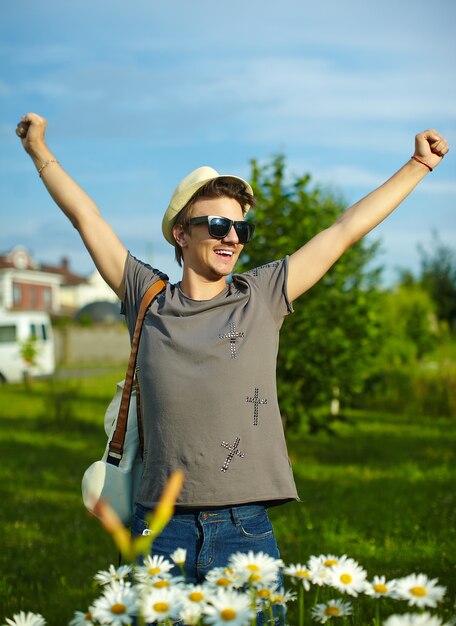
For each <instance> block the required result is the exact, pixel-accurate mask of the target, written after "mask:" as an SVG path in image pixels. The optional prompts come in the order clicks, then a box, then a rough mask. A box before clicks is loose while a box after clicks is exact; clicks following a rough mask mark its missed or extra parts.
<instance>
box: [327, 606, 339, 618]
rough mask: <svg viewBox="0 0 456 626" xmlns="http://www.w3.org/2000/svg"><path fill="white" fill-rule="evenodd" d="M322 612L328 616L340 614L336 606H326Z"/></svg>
mask: <svg viewBox="0 0 456 626" xmlns="http://www.w3.org/2000/svg"><path fill="white" fill-rule="evenodd" d="M324 614H325V615H329V616H330V617H337V616H338V615H340V609H339V608H338V607H337V606H327V607H326V609H325V610H324Z"/></svg>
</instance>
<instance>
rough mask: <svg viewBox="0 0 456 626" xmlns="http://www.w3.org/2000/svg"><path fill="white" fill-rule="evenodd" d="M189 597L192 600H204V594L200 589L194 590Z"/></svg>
mask: <svg viewBox="0 0 456 626" xmlns="http://www.w3.org/2000/svg"><path fill="white" fill-rule="evenodd" d="M188 599H189V600H191V601H192V602H201V600H204V595H203V594H202V593H201V592H200V591H192V593H191V594H190V595H189V596H188Z"/></svg>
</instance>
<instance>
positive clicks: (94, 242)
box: [17, 113, 127, 300]
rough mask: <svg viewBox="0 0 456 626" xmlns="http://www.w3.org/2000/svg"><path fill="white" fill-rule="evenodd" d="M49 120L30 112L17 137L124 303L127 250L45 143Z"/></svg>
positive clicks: (18, 130)
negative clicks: (124, 273)
mask: <svg viewBox="0 0 456 626" xmlns="http://www.w3.org/2000/svg"><path fill="white" fill-rule="evenodd" d="M45 131H46V120H45V119H44V118H43V117H40V116H39V115H36V114H35V113H28V114H27V115H25V116H24V117H23V118H22V120H21V122H20V123H19V124H18V128H17V134H18V135H19V136H20V137H21V141H22V145H23V146H24V149H25V150H26V152H27V153H28V154H29V155H30V157H31V159H32V161H33V162H34V164H35V167H36V169H37V171H38V173H39V175H40V177H41V179H42V181H43V183H44V185H45V186H46V188H47V190H48V191H49V193H50V195H51V196H52V198H53V199H54V201H55V202H56V204H57V205H58V206H59V207H60V208H61V209H62V211H63V212H64V213H65V215H66V216H67V217H68V218H69V219H70V221H71V223H72V224H73V226H74V227H75V228H76V229H77V231H78V232H79V234H80V235H81V237H82V240H83V242H84V244H85V246H86V248H87V250H88V251H89V253H90V256H91V257H92V259H93V261H94V263H95V265H96V267H97V269H98V271H99V272H100V274H101V275H102V276H103V278H104V280H105V281H106V282H107V283H108V285H109V286H110V287H111V288H112V289H113V290H114V291H115V293H116V294H117V295H118V296H119V298H120V299H121V300H122V299H123V296H124V287H123V272H124V266H125V259H126V256H127V251H126V249H125V247H124V246H123V244H122V243H121V242H120V240H119V239H118V237H117V235H116V234H115V232H114V231H113V230H112V228H111V227H110V226H109V224H108V223H107V222H106V221H105V220H104V219H103V218H102V216H101V213H100V211H99V210H98V207H97V205H96V204H95V202H94V201H93V200H92V199H91V198H90V197H89V196H88V195H87V194H86V192H85V191H84V190H83V189H81V187H80V186H79V185H78V184H77V183H76V182H75V181H74V180H73V179H72V178H71V176H69V175H68V174H67V173H66V172H65V170H64V169H63V168H62V166H61V165H60V164H59V163H58V161H57V159H56V157H55V156H54V155H53V154H52V152H51V151H50V150H49V148H48V147H47V145H46V141H45V137H44V135H45Z"/></svg>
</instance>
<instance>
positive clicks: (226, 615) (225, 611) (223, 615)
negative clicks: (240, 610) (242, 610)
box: [220, 609, 236, 622]
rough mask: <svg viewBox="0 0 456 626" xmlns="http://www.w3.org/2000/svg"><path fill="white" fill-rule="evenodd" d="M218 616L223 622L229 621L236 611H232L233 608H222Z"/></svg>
mask: <svg viewBox="0 0 456 626" xmlns="http://www.w3.org/2000/svg"><path fill="white" fill-rule="evenodd" d="M220 617H221V618H222V620H223V621H224V622H231V621H232V620H233V619H234V618H235V617H236V611H233V609H223V611H222V612H221V613H220Z"/></svg>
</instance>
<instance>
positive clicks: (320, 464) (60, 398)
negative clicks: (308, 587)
mask: <svg viewBox="0 0 456 626" xmlns="http://www.w3.org/2000/svg"><path fill="white" fill-rule="evenodd" d="M120 378H122V371H121V370H117V371H115V370H113V371H111V372H108V373H105V374H103V375H101V376H96V375H92V376H91V377H90V378H80V379H74V380H73V379H67V380H62V381H59V383H58V384H53V383H51V382H44V381H40V382H34V383H33V384H32V386H31V387H30V388H29V389H26V388H25V387H24V386H22V385H10V386H3V387H1V388H0V407H1V408H0V424H1V428H0V458H1V464H0V495H1V501H2V507H1V510H0V522H1V528H2V541H1V550H0V564H1V565H0V622H1V623H3V621H2V620H4V617H9V616H11V615H12V614H13V613H14V612H18V611H19V610H21V609H23V610H30V611H35V612H39V613H42V614H43V615H44V616H45V617H46V619H47V622H48V624H49V625H50V626H62V625H64V624H66V623H67V622H68V620H69V619H70V618H71V617H72V615H73V612H74V610H76V609H79V610H85V609H86V608H87V606H88V604H89V603H90V601H91V600H92V599H93V598H94V597H95V591H94V588H93V584H92V577H93V574H94V573H95V572H96V571H97V570H98V569H100V568H106V567H107V566H108V565H109V564H110V563H116V562H117V553H116V550H115V549H114V547H113V544H112V542H111V539H110V537H108V536H107V535H106V534H105V532H104V531H103V530H102V529H101V527H100V525H99V523H98V521H97V520H95V519H93V518H91V517H90V516H88V515H87V514H86V512H85V510H84V508H83V506H82V503H81V497H80V479H81V475H82V473H83V471H84V469H85V468H86V467H87V466H88V465H89V464H90V463H91V462H92V461H93V460H94V459H96V458H97V457H99V456H101V453H102V450H103V448H104V444H105V437H104V432H103V427H102V417H103V412H104V409H105V406H106V405H107V403H108V401H109V399H110V397H111V395H112V394H113V392H114V386H115V382H116V381H117V380H119V379H120ZM350 417H351V420H350V421H346V422H343V423H340V424H338V425H337V427H336V435H335V436H330V435H328V434H326V433H321V434H319V435H316V436H309V435H308V434H306V433H301V434H299V435H298V434H295V435H292V436H291V435H290V436H289V437H288V439H289V450H290V456H291V459H292V462H293V466H294V472H295V476H296V481H297V484H298V490H299V493H300V495H301V499H302V501H301V502H300V503H293V504H288V505H286V506H283V507H277V508H274V509H271V513H270V514H271V518H272V519H273V522H274V525H275V528H276V531H277V535H278V539H279V545H280V547H281V550H282V557H283V559H284V560H285V561H286V562H287V563H296V562H303V563H304V562H306V561H307V559H308V557H309V556H310V555H312V554H317V555H318V554H320V553H333V554H336V555H338V554H343V553H346V554H349V555H350V556H352V557H354V558H356V559H358V560H359V561H360V563H361V564H362V565H363V566H364V567H365V568H366V569H367V570H368V573H369V576H370V577H372V576H373V575H374V574H385V575H386V576H387V577H388V578H390V577H395V576H396V577H397V576H405V575H407V574H409V573H413V572H415V573H418V572H424V573H426V574H428V575H429V576H431V577H437V578H438V579H439V582H440V584H443V585H446V586H447V587H448V588H449V594H448V595H449V597H450V598H453V599H454V593H455V587H456V580H455V574H454V567H455V566H454V560H453V559H454V554H455V532H456V531H455V529H456V525H455V523H454V522H455V519H454V518H455V507H454V500H455V493H454V485H455V470H454V456H455V446H454V440H455V428H454V422H452V421H451V420H449V419H443V418H442V419H437V418H432V419H429V418H425V417H414V416H408V415H399V416H398V415H385V414H380V413H369V414H368V413H366V412H353V413H351V414H350ZM449 603H450V602H449ZM367 623H368V621H367V618H366V621H365V624H367Z"/></svg>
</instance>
